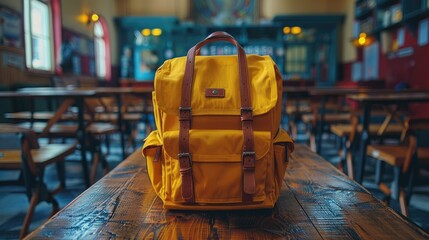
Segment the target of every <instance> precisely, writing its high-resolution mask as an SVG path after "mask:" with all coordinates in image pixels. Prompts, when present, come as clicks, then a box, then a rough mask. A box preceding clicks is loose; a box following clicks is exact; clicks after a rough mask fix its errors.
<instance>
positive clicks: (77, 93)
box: [0, 88, 96, 187]
mask: <svg viewBox="0 0 429 240" xmlns="http://www.w3.org/2000/svg"><path fill="white" fill-rule="evenodd" d="M95 94H96V93H95V91H91V90H74V89H55V88H47V89H40V90H37V91H31V88H29V89H28V90H26V91H21V92H0V98H29V99H34V98H64V99H65V100H64V102H63V104H62V105H61V106H60V109H59V110H58V111H60V112H59V115H61V111H65V110H64V109H66V108H67V107H68V106H69V105H71V104H72V103H73V102H76V104H77V107H78V134H77V136H78V141H79V143H80V147H81V160H82V170H83V175H84V179H85V184H86V185H87V186H88V187H89V185H90V182H89V170H88V161H87V159H86V144H85V139H86V133H85V132H86V131H85V121H84V103H83V101H84V98H86V97H91V96H94V95H95ZM52 120H54V119H52ZM52 124H53V123H52Z"/></svg>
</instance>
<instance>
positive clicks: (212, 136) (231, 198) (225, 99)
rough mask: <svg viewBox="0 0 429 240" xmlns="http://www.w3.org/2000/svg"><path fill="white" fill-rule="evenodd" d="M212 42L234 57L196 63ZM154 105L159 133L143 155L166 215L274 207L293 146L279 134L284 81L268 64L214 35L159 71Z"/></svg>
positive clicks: (221, 35) (153, 135) (206, 58)
mask: <svg viewBox="0 0 429 240" xmlns="http://www.w3.org/2000/svg"><path fill="white" fill-rule="evenodd" d="M217 41H227V42H229V43H232V44H234V45H235V46H236V47H237V55H238V56H236V55H232V56H198V55H199V50H200V48H201V47H202V46H203V45H205V44H207V43H210V42H217ZM152 97H153V106H154V115H155V122H156V128H157V130H156V131H153V132H152V133H151V134H150V135H149V136H148V137H147V138H146V139H145V142H144V146H143V149H142V152H143V155H144V156H145V158H146V161H147V170H148V174H149V177H150V179H151V182H152V185H153V187H154V189H155V191H156V192H157V194H158V196H159V197H160V198H161V199H162V200H163V202H164V207H165V208H167V209H199V210H221V209H256V208H272V207H273V206H274V204H275V202H276V200H277V198H278V195H279V191H280V188H281V186H282V183H283V177H284V173H285V170H286V167H287V163H288V155H289V154H290V152H292V151H293V147H294V145H293V141H292V139H291V138H290V137H289V135H288V134H287V133H286V132H285V131H284V130H283V129H281V128H280V117H281V110H282V109H281V106H282V78H281V75H280V73H279V71H278V69H277V66H276V65H275V63H274V62H273V60H272V59H271V58H270V57H269V56H259V55H247V56H246V55H245V53H244V50H243V48H242V47H241V46H240V45H239V44H238V43H237V41H236V40H235V39H234V38H233V37H232V36H231V35H229V34H227V33H225V32H215V33H212V34H211V35H209V36H208V37H207V38H206V39H204V40H203V41H201V42H199V43H198V44H197V45H195V46H194V47H192V48H191V49H190V50H189V52H188V54H187V56H186V57H179V58H174V59H171V60H167V61H165V62H164V64H163V65H162V66H161V67H159V69H158V70H157V72H156V76H155V91H154V92H153V93H152Z"/></svg>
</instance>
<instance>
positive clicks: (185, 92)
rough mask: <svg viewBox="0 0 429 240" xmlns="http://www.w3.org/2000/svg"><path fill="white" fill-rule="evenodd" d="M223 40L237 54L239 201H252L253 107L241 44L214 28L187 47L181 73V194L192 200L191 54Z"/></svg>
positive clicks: (192, 61) (191, 201)
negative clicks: (240, 141) (240, 144)
mask: <svg viewBox="0 0 429 240" xmlns="http://www.w3.org/2000/svg"><path fill="white" fill-rule="evenodd" d="M219 41H226V42H229V43H231V44H233V45H235V46H236V47H237V55H238V68H239V81H240V82H239V85H240V99H241V110H240V118H241V123H242V130H243V138H244V139H243V153H242V162H243V164H242V165H243V188H242V189H243V191H242V201H243V202H252V201H253V195H254V194H255V189H256V182H255V164H256V157H255V147H254V138H253V126H252V123H253V109H252V103H251V99H250V97H251V95H250V82H249V73H248V67H247V58H246V54H245V52H244V50H243V48H242V47H241V45H240V44H239V43H238V42H237V40H235V39H234V38H233V37H232V36H231V35H230V34H228V33H225V32H214V33H212V34H210V35H209V36H208V37H207V38H206V39H204V40H203V41H201V42H199V43H197V44H196V45H195V46H193V47H192V48H191V49H189V51H188V54H187V58H186V66H185V74H184V77H183V83H182V97H181V98H182V99H181V104H180V107H179V121H180V127H179V156H178V159H179V164H180V174H181V176H182V198H183V199H184V200H185V201H186V202H188V203H193V202H194V199H195V196H194V183H193V176H192V160H191V153H190V151H189V130H190V128H191V119H192V111H191V110H192V109H191V94H192V83H193V80H194V79H193V78H194V65H195V56H196V55H198V53H199V50H200V49H201V47H203V46H204V45H206V44H208V43H211V42H219Z"/></svg>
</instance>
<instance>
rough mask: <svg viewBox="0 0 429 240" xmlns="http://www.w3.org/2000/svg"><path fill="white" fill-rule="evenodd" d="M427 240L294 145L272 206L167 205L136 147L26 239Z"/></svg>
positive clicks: (417, 229) (357, 188)
mask: <svg viewBox="0 0 429 240" xmlns="http://www.w3.org/2000/svg"><path fill="white" fill-rule="evenodd" d="M48 238H50V239H64V238H68V239H107V238H116V239H275V238H276V239H285V238H287V239H334V238H335V239H428V238H429V234H428V233H426V232H424V231H423V230H422V229H420V228H419V227H417V226H416V225H414V224H413V223H411V222H410V221H409V220H408V219H406V218H405V217H402V215H400V214H398V213H397V212H395V211H394V210H392V209H391V208H388V207H386V206H385V205H384V204H383V203H382V202H380V201H379V200H377V199H376V198H375V197H374V196H373V195H371V194H370V193H369V192H368V191H367V190H365V189H364V188H363V187H362V186H361V185H359V184H357V183H356V182H354V181H353V180H350V179H348V178H347V177H346V176H345V175H344V174H343V173H341V172H339V171H338V170H337V169H335V168H334V167H333V166H332V165H331V164H330V163H328V162H327V161H325V160H324V159H322V158H321V157H319V156H318V155H317V154H315V153H313V152H311V151H310V149H309V148H308V147H305V146H303V145H296V149H295V152H294V153H293V155H292V157H291V160H290V165H289V169H288V170H287V173H286V177H285V180H284V185H283V187H282V190H281V194H280V197H279V199H278V202H277V204H276V206H275V208H274V209H266V210H253V211H168V210H165V209H163V208H162V202H161V200H160V199H159V198H158V197H157V196H156V194H155V192H154V190H153V189H152V186H151V184H150V181H149V178H148V176H147V171H146V164H145V160H144V158H143V157H142V156H141V153H140V151H139V150H138V151H136V152H135V153H134V154H132V155H130V156H129V157H128V158H127V159H126V160H125V161H123V162H122V163H121V164H120V165H119V166H118V167H117V168H115V169H114V170H113V171H111V172H110V173H109V174H108V175H106V176H105V177H104V178H102V179H101V180H99V181H98V182H97V183H95V184H94V185H93V186H91V187H90V188H89V189H88V190H87V191H85V192H84V193H83V194H81V195H80V196H79V197H78V198H76V199H75V200H73V201H72V202H71V203H70V204H69V205H68V206H66V207H65V208H64V209H62V210H61V211H60V212H59V213H58V214H57V215H55V216H54V217H53V218H51V219H50V220H49V221H48V222H46V223H45V224H43V225H42V226H40V227H39V228H38V229H36V230H35V231H34V232H33V233H31V234H30V235H29V236H28V237H27V239H48Z"/></svg>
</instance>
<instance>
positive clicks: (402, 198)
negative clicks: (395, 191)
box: [399, 187, 408, 217]
mask: <svg viewBox="0 0 429 240" xmlns="http://www.w3.org/2000/svg"><path fill="white" fill-rule="evenodd" d="M399 206H400V208H401V213H402V214H403V215H404V216H406V217H408V202H407V194H406V193H405V190H404V189H403V188H402V187H401V189H400V190H399Z"/></svg>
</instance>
